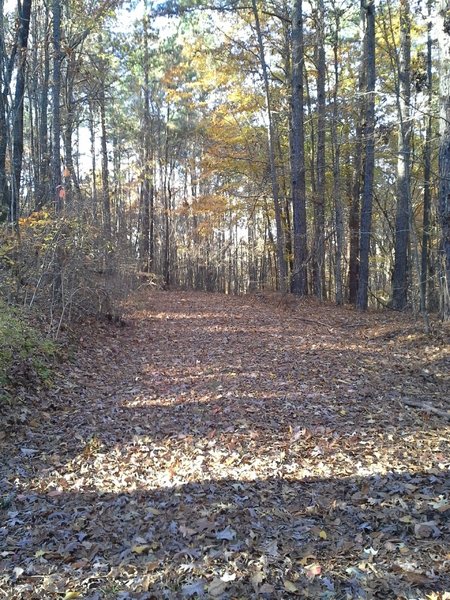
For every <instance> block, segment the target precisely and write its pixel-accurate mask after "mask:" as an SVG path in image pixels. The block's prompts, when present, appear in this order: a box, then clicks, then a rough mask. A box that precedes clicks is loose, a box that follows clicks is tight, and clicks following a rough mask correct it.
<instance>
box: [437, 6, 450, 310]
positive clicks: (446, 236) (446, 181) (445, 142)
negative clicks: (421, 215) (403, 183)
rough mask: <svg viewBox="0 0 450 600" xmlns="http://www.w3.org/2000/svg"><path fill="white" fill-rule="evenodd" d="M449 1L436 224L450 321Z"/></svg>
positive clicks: (441, 30)
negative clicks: (439, 235)
mask: <svg viewBox="0 0 450 600" xmlns="http://www.w3.org/2000/svg"><path fill="white" fill-rule="evenodd" d="M449 13H450V0H442V1H441V11H440V22H439V27H438V36H439V104H440V134H441V142H440V148H439V206H438V214H439V222H440V226H441V247H440V254H441V263H442V264H441V273H440V279H441V282H440V284H441V285H440V287H441V310H442V316H443V318H444V319H445V320H449V319H450V291H449V284H450V21H449V19H448V15H449Z"/></svg>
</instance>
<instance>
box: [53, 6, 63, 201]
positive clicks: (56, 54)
mask: <svg viewBox="0 0 450 600" xmlns="http://www.w3.org/2000/svg"><path fill="white" fill-rule="evenodd" d="M52 13H53V73H52V120H53V147H52V196H53V198H54V203H55V208H56V210H57V211H60V210H61V209H62V207H63V198H64V190H63V187H62V179H61V110H60V96H61V60H62V56H61V0H53V3H52Z"/></svg>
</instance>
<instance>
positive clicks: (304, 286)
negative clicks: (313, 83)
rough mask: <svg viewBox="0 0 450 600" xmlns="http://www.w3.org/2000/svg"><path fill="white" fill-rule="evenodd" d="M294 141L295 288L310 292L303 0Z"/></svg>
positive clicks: (297, 7)
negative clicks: (304, 115) (307, 263)
mask: <svg viewBox="0 0 450 600" xmlns="http://www.w3.org/2000/svg"><path fill="white" fill-rule="evenodd" d="M291 127H292V144H291V185H292V208H293V221H294V223H293V225H294V270H293V273H292V291H293V293H294V294H298V295H300V296H304V295H306V294H307V293H308V277H307V273H308V271H307V266H306V261H307V225H306V185H305V138H304V131H305V130H304V123H303V13H302V0H295V1H294V9H293V14H292V124H291Z"/></svg>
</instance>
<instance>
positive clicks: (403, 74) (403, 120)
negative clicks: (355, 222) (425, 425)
mask: <svg viewBox="0 0 450 600" xmlns="http://www.w3.org/2000/svg"><path fill="white" fill-rule="evenodd" d="M410 101H411V14H410V7H409V0H401V1H400V60H399V65H398V87H397V106H398V117H399V132H398V161H397V214H396V220H395V260H394V273H393V277H392V307H393V308H395V309H398V310H402V309H403V308H405V307H406V305H407V302H408V246H409V223H410V210H411V189H410V185H411V182H410V162H411V115H410V112H411V108H410Z"/></svg>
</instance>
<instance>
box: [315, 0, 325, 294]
mask: <svg viewBox="0 0 450 600" xmlns="http://www.w3.org/2000/svg"><path fill="white" fill-rule="evenodd" d="M324 12H325V9H324V4H323V0H318V1H317V36H318V39H317V163H316V168H317V195H316V197H315V200H314V255H313V287H314V294H315V295H316V296H317V297H318V298H320V299H323V297H324V282H325V166H326V163H325V133H326V121H325V77H326V63H325V46H324V44H325V30H324V29H325V23H324Z"/></svg>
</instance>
